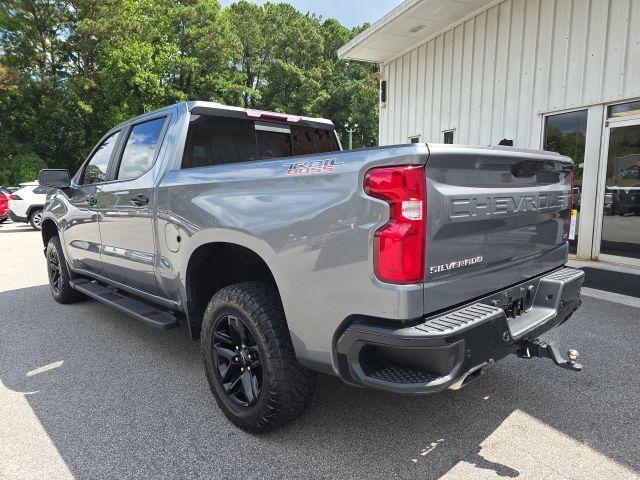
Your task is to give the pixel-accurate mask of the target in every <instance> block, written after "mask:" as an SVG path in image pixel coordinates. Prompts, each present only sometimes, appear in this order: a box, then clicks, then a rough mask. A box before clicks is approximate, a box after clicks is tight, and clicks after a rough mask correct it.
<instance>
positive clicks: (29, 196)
mask: <svg viewBox="0 0 640 480" xmlns="http://www.w3.org/2000/svg"><path fill="white" fill-rule="evenodd" d="M49 190H50V188H49V187H43V186H40V185H38V182H27V183H21V184H20V188H19V189H18V190H16V191H15V192H13V193H12V194H11V196H10V197H9V208H11V213H10V214H9V216H10V217H11V220H13V221H14V222H22V223H30V224H31V226H32V227H33V228H35V229H36V230H40V226H41V224H42V209H43V207H44V204H45V202H46V201H47V193H49Z"/></svg>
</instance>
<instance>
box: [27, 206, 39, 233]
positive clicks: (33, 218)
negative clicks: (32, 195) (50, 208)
mask: <svg viewBox="0 0 640 480" xmlns="http://www.w3.org/2000/svg"><path fill="white" fill-rule="evenodd" d="M29 223H30V224H31V226H32V227H33V228H34V229H35V230H40V229H41V228H42V210H35V211H34V212H33V213H32V214H31V215H29Z"/></svg>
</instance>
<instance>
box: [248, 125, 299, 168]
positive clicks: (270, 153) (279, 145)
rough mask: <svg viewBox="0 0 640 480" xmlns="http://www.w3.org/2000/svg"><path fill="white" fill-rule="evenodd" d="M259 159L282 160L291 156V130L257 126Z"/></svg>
mask: <svg viewBox="0 0 640 480" xmlns="http://www.w3.org/2000/svg"><path fill="white" fill-rule="evenodd" d="M255 128H256V139H257V142H258V158H259V159H260V160H266V159H269V158H282V157H290V156H291V130H289V127H275V126H274V127H272V126H266V125H256V127H255Z"/></svg>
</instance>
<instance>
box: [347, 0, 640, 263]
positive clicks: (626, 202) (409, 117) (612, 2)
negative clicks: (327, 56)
mask: <svg viewBox="0 0 640 480" xmlns="http://www.w3.org/2000/svg"><path fill="white" fill-rule="evenodd" d="M339 55H340V57H342V58H346V59H353V60H362V61H367V62H375V63H378V64H379V65H380V73H381V78H380V82H381V98H380V100H381V101H380V126H379V134H380V136H379V138H380V144H381V145H387V144H394V143H406V142H423V141H425V142H445V143H464V144H476V145H489V144H497V143H498V142H500V141H501V140H503V139H505V140H511V141H512V142H513V145H514V146H515V147H527V148H546V149H548V150H556V151H560V152H561V153H563V154H566V155H569V156H571V157H572V158H574V160H575V162H576V169H575V173H574V175H575V179H576V185H575V186H576V190H575V192H576V197H577V198H576V200H577V203H578V205H579V208H578V210H579V212H578V214H577V218H578V221H577V233H578V234H577V241H574V242H571V243H572V248H573V249H574V251H576V249H577V254H578V256H579V257H580V258H586V259H589V258H593V259H597V258H600V259H606V260H609V261H616V262H622V263H626V264H631V265H638V266H640V0H406V1H405V2H403V3H402V4H400V5H399V6H398V7H397V8H395V9H394V10H392V11H391V12H389V13H388V14H387V15H386V16H385V17H384V18H382V19H381V20H379V21H378V22H376V23H375V24H374V25H372V26H371V27H370V28H368V29H367V30H365V31H364V32H362V33H361V34H360V35H358V36H357V37H356V38H354V39H353V40H352V41H351V42H349V43H348V44H346V45H344V46H343V47H342V48H341V49H340V51H339ZM507 143H508V142H507ZM623 157H624V158H623Z"/></svg>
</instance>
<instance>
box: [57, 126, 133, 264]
mask: <svg viewBox="0 0 640 480" xmlns="http://www.w3.org/2000/svg"><path fill="white" fill-rule="evenodd" d="M119 137H120V132H119V131H117V132H114V133H112V134H110V135H108V136H107V137H106V138H105V139H104V140H102V141H101V142H100V143H99V144H98V145H97V146H96V148H95V149H94V150H93V152H92V153H91V156H90V157H89V159H88V160H87V162H86V163H85V164H84V166H83V168H82V169H81V171H80V172H78V174H77V175H76V177H74V180H73V184H72V185H71V188H70V190H69V191H70V193H69V203H68V204H67V208H68V209H69V212H67V214H66V215H65V223H64V224H63V225H61V228H62V231H63V235H64V244H65V245H66V252H65V254H66V257H67V261H68V262H69V264H70V265H71V267H72V268H73V269H75V270H78V269H80V270H86V271H90V272H94V273H97V274H101V271H102V263H101V255H100V246H101V242H102V241H101V238H100V228H99V213H98V205H97V204H98V196H99V193H100V189H101V188H102V186H103V185H104V182H105V181H106V180H107V170H108V166H109V161H110V160H111V157H112V156H113V153H114V151H115V150H116V147H117V145H118V141H119Z"/></svg>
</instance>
